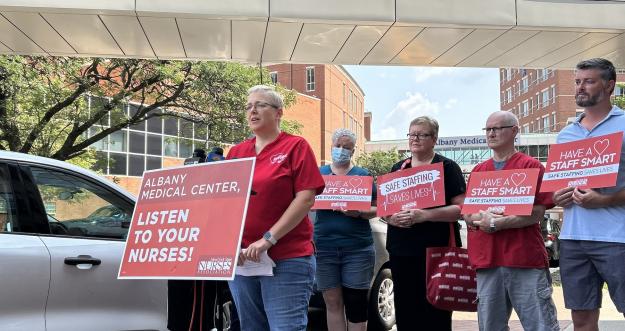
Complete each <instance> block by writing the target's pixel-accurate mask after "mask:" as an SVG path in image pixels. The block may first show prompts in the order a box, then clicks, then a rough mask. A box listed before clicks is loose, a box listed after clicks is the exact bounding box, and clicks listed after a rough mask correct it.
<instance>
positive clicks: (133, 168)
mask: <svg viewBox="0 0 625 331" xmlns="http://www.w3.org/2000/svg"><path fill="white" fill-rule="evenodd" d="M144 169H145V156H144V155H134V154H129V155H128V176H142V175H143V170H144Z"/></svg>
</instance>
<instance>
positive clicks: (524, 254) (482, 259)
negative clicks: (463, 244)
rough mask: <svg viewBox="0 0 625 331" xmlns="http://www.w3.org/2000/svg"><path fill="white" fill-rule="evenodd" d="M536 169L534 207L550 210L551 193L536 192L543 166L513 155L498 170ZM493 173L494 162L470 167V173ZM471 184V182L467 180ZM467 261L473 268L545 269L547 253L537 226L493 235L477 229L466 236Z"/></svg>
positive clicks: (521, 154) (532, 160) (528, 158)
mask: <svg viewBox="0 0 625 331" xmlns="http://www.w3.org/2000/svg"><path fill="white" fill-rule="evenodd" d="M528 168H538V169H540V173H539V175H538V186H537V189H536V197H535V199H534V205H544V206H545V208H547V209H549V208H552V207H553V200H552V198H551V196H552V195H551V194H550V193H539V192H538V191H539V189H540V184H541V182H542V177H543V173H544V172H545V167H543V165H542V164H541V163H540V162H539V161H538V160H536V159H535V158H533V157H531V156H529V155H526V154H523V153H521V152H516V153H515V154H514V155H512V156H511V157H510V159H508V161H507V162H506V165H505V166H504V167H503V169H501V170H512V169H528ZM480 171H495V164H494V162H493V159H489V160H486V161H484V162H482V163H480V164H478V165H476V166H475V168H473V172H480ZM469 181H470V179H469ZM468 241H469V243H468V250H469V260H470V261H471V265H472V266H473V267H474V268H475V269H483V268H495V267H512V268H545V267H547V266H548V265H549V264H548V260H547V251H546V250H545V243H544V241H543V237H542V234H541V232H540V223H538V222H537V223H536V224H533V225H530V226H526V227H523V228H515V229H506V230H501V231H497V232H494V233H485V232H484V231H480V230H473V231H469V233H468Z"/></svg>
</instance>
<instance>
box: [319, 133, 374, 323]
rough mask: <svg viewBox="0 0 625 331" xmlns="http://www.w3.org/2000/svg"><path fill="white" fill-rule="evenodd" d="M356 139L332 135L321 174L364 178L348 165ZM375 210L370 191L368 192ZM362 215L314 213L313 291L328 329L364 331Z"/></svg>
mask: <svg viewBox="0 0 625 331" xmlns="http://www.w3.org/2000/svg"><path fill="white" fill-rule="evenodd" d="M355 145H356V135H355V134H354V133H353V132H351V131H349V130H347V129H338V130H336V131H335V132H334V134H333V135H332V164H330V165H325V166H322V167H321V168H320V169H319V170H320V172H321V174H322V175H343V176H345V175H346V176H370V174H369V171H367V170H366V169H364V168H360V167H356V166H354V165H353V164H352V163H351V158H352V155H353V154H354V147H355ZM372 198H373V206H375V186H374V187H373V197H372ZM375 213H376V208H375V207H371V208H370V209H368V210H345V211H344V210H318V211H317V219H316V222H315V244H316V247H317V272H316V281H317V288H318V289H319V290H321V291H322V293H323V299H324V301H325V303H326V313H327V321H328V330H329V331H334V330H343V331H344V330H349V331H353V330H363V331H364V330H366V329H367V291H368V289H369V285H370V284H371V279H372V277H373V266H374V263H375V249H374V246H373V237H372V235H371V227H370V226H369V219H370V218H372V217H375Z"/></svg>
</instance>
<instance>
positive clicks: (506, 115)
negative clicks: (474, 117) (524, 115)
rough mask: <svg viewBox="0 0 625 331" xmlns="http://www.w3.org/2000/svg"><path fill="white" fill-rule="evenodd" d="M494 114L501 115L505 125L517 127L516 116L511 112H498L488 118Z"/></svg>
mask: <svg viewBox="0 0 625 331" xmlns="http://www.w3.org/2000/svg"><path fill="white" fill-rule="evenodd" d="M495 114H497V115H501V116H502V117H503V121H504V123H505V125H514V126H519V118H518V117H517V116H516V115H514V113H513V112H511V111H506V110H499V111H496V112H494V113H492V114H491V115H490V116H493V115H495ZM490 116H489V117H490Z"/></svg>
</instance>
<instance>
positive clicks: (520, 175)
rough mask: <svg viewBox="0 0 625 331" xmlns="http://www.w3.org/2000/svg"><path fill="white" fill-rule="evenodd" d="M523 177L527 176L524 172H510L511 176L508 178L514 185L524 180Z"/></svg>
mask: <svg viewBox="0 0 625 331" xmlns="http://www.w3.org/2000/svg"><path fill="white" fill-rule="evenodd" d="M525 178H527V175H526V174H524V173H518V174H512V176H510V180H511V181H512V183H513V184H514V186H519V185H521V184H522V183H523V182H524V181H525Z"/></svg>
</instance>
